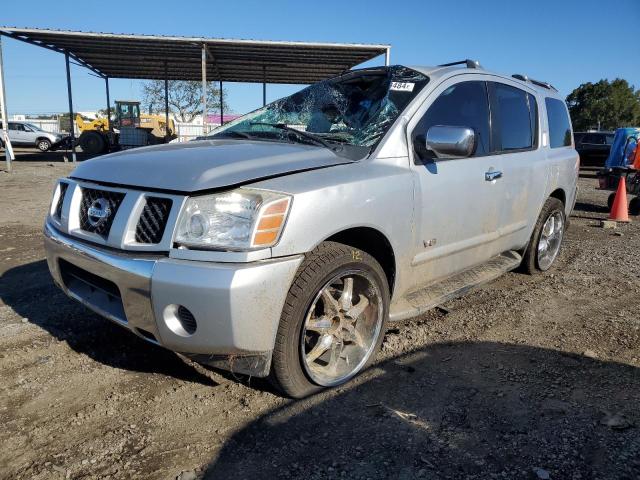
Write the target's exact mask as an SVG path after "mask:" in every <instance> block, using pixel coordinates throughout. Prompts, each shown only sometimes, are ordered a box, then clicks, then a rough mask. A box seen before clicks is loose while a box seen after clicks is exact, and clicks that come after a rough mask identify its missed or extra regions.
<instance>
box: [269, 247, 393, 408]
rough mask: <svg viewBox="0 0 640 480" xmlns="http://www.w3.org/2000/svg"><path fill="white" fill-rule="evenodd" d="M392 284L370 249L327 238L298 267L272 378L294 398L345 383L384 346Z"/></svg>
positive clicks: (285, 311) (280, 335)
mask: <svg viewBox="0 0 640 480" xmlns="http://www.w3.org/2000/svg"><path fill="white" fill-rule="evenodd" d="M388 308H389V286H388V284H387V279H386V276H385V273H384V271H383V270H382V267H381V266H380V264H379V263H378V262H377V261H376V260H375V259H374V258H373V257H371V256H370V255H368V254H367V253H365V252H363V251H361V250H359V249H356V248H352V247H349V246H347V245H343V244H340V243H335V242H323V243H322V244H321V245H320V246H319V247H318V248H316V249H315V250H314V251H312V252H311V253H310V254H309V255H307V258H305V260H304V262H303V263H302V265H301V266H300V269H299V271H298V274H297V275H296V278H295V280H294V282H293V285H292V286H291V288H290V289H289V293H288V295H287V299H286V301H285V305H284V308H283V312H282V316H281V319H280V325H279V328H278V333H277V336H276V342H275V347H274V351H273V360H272V365H271V380H272V381H273V383H274V384H275V386H276V387H277V388H279V389H280V390H282V391H283V392H284V393H286V394H287V395H289V396H291V397H294V398H301V397H305V396H307V395H310V394H312V393H314V392H316V391H318V390H320V389H322V388H324V387H334V386H337V385H341V384H343V383H345V382H347V381H349V380H350V379H351V378H353V377H354V376H355V375H357V374H358V373H359V372H360V371H362V370H363V369H364V368H366V367H367V366H368V365H369V364H370V362H371V361H372V360H373V358H374V356H375V353H376V352H377V350H378V349H379V348H380V344H381V343H382V338H383V334H384V329H385V325H386V319H387V316H388Z"/></svg>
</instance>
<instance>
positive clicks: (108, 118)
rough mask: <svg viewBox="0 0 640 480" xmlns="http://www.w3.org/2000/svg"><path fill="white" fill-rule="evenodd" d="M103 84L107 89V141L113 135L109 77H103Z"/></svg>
mask: <svg viewBox="0 0 640 480" xmlns="http://www.w3.org/2000/svg"><path fill="white" fill-rule="evenodd" d="M104 85H105V89H106V91H107V125H109V141H111V136H112V135H113V125H112V123H111V97H110V96H109V77H104Z"/></svg>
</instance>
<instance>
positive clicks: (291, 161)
mask: <svg viewBox="0 0 640 480" xmlns="http://www.w3.org/2000/svg"><path fill="white" fill-rule="evenodd" d="M345 163H351V161H350V160H347V159H344V158H342V157H339V156H338V155H336V154H334V153H333V152H331V151H329V150H328V149H326V148H321V147H316V146H312V145H300V144H290V143H279V142H278V143H276V142H261V141H244V140H201V141H194V142H187V143H180V144H166V145H157V146H153V147H145V148H137V149H134V150H127V151H123V152H117V153H113V154H110V155H104V156H102V157H97V158H94V159H92V160H86V161H84V162H83V163H82V164H80V165H79V166H78V167H77V168H76V169H75V170H74V171H73V173H72V174H71V176H72V177H73V178H77V179H82V180H90V181H96V182H104V183H112V184H118V185H129V186H135V187H142V188H147V189H150V190H174V191H179V192H195V191H198V190H207V189H215V188H221V187H228V186H231V185H238V184H242V183H247V182H251V181H253V180H260V179H264V178H270V177H275V176H280V175H284V174H288V173H294V172H299V171H302V170H310V169H315V168H324V167H330V166H334V165H342V164H345Z"/></svg>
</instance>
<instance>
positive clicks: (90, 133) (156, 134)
mask: <svg viewBox="0 0 640 480" xmlns="http://www.w3.org/2000/svg"><path fill="white" fill-rule="evenodd" d="M115 104H116V107H115V112H114V113H115V115H114V116H113V120H112V121H111V125H109V122H110V120H109V119H107V118H97V119H95V120H91V121H88V122H87V121H85V120H84V119H83V118H82V116H81V115H80V114H78V115H76V125H77V126H78V130H80V137H79V138H78V143H79V144H80V146H81V147H82V151H83V152H86V153H92V154H98V153H105V152H110V151H114V150H120V149H124V148H133V147H141V146H143V145H154V144H157V143H166V142H169V141H170V140H173V139H174V138H176V129H175V124H174V122H173V120H171V119H170V120H169V128H168V129H167V125H166V120H165V117H164V116H162V115H145V114H140V102H136V101H124V100H116V102H115ZM110 126H111V128H109V127H110Z"/></svg>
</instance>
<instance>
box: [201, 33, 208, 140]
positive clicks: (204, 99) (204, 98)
mask: <svg viewBox="0 0 640 480" xmlns="http://www.w3.org/2000/svg"><path fill="white" fill-rule="evenodd" d="M206 134H207V47H206V45H204V44H203V45H202V135H206Z"/></svg>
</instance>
